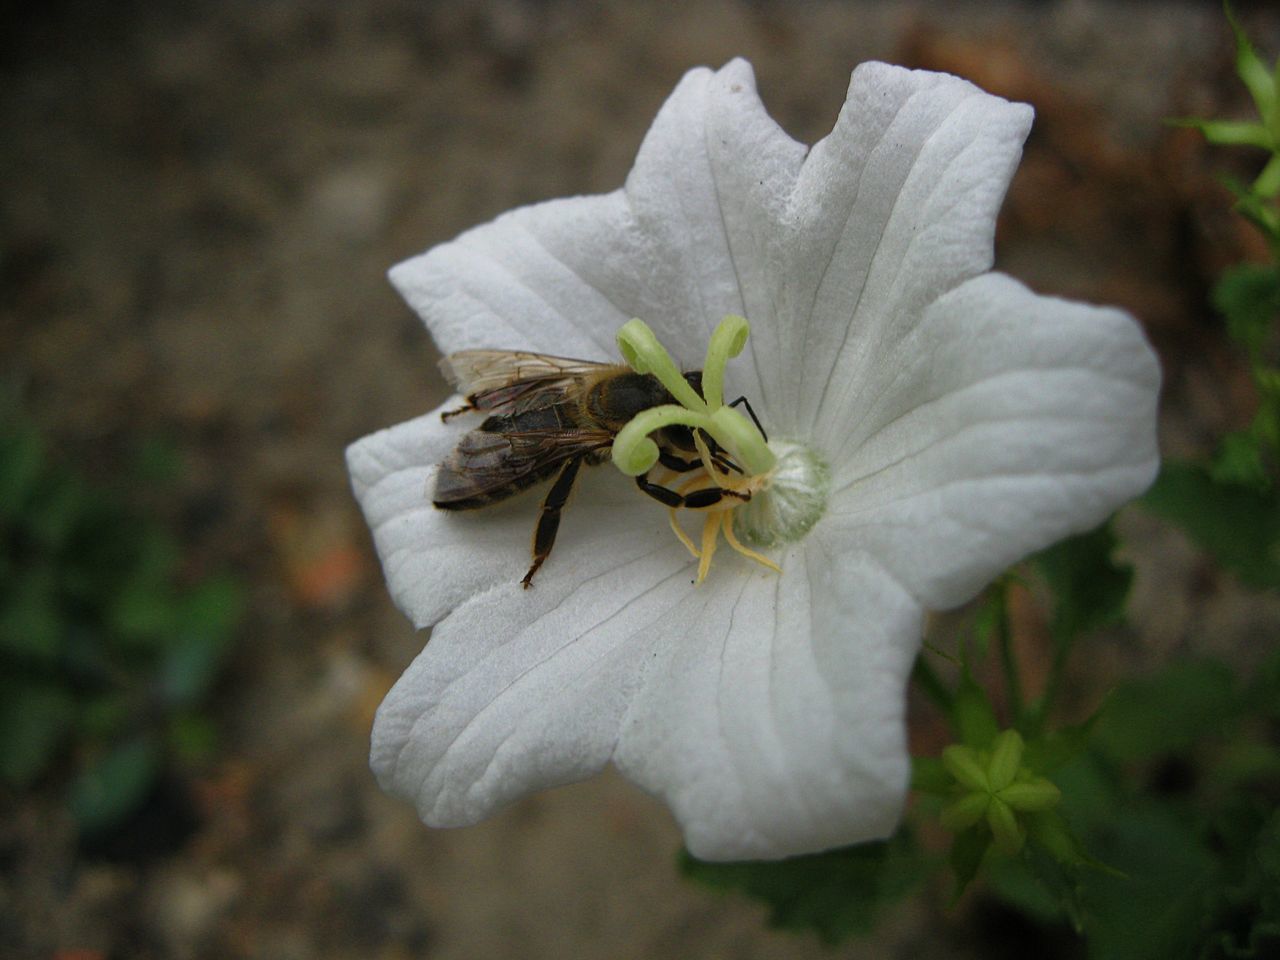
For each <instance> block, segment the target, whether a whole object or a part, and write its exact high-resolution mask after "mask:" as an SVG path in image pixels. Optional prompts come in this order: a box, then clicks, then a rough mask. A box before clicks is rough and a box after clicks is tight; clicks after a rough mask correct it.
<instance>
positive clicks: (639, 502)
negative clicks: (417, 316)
mask: <svg viewBox="0 0 1280 960" xmlns="http://www.w3.org/2000/svg"><path fill="white" fill-rule="evenodd" d="M458 402H459V401H458V398H454V399H453V401H451V402H450V403H446V404H444V406H442V407H441V408H440V410H446V409H449V408H450V407H456V406H457V405H458ZM440 410H435V411H432V412H431V413H428V414H426V415H425V416H422V417H418V418H417V419H416V420H410V421H409V422H407V423H402V424H400V425H398V426H395V427H391V428H390V429H387V430H382V431H380V432H378V433H375V434H371V435H369V436H367V437H365V438H363V439H362V440H359V441H357V442H356V443H353V444H352V445H351V446H350V447H349V448H348V449H347V468H348V470H349V471H350V473H351V482H352V487H353V488H354V490H355V493H356V497H357V499H358V500H359V501H360V505H361V507H362V508H363V509H364V514H365V519H366V520H367V521H368V523H369V527H370V529H372V531H373V538H374V544H375V546H376V547H377V550H378V556H379V557H380V558H381V559H382V567H383V572H384V573H385V575H386V578H387V585H388V588H389V589H390V592H391V596H392V599H393V600H394V601H395V603H396V605H397V606H398V607H399V608H400V609H401V610H403V611H404V613H405V615H406V616H407V617H409V619H410V620H412V621H413V623H414V625H415V626H417V627H426V626H430V625H431V624H434V623H436V622H437V621H438V620H440V618H441V617H443V616H444V615H445V614H447V613H448V612H449V611H450V610H452V609H453V608H454V607H456V606H457V605H458V604H460V603H462V602H463V601H464V600H466V599H468V598H469V597H471V596H473V595H475V594H476V593H479V592H482V591H485V590H489V589H491V588H494V587H497V586H500V585H505V584H513V583H515V584H517V585H518V581H519V580H520V578H521V577H523V576H524V572H525V571H526V570H527V569H528V567H529V560H530V554H529V542H530V537H531V535H532V533H533V528H534V525H535V524H536V523H537V519H538V509H539V505H540V504H541V498H542V497H543V496H544V495H545V493H546V488H545V486H540V487H538V488H536V489H534V490H531V491H528V492H526V493H524V494H522V495H520V496H518V497H515V498H512V499H511V500H508V501H504V502H502V503H498V504H494V505H493V506H489V507H485V508H484V509H481V510H467V511H448V510H438V509H436V508H435V507H434V506H432V503H431V493H432V490H433V489H434V487H435V475H436V469H437V465H438V464H439V463H440V461H441V460H443V459H444V458H445V457H446V456H447V455H448V454H449V452H450V451H451V450H452V449H453V447H454V445H455V444H456V443H457V442H458V439H459V438H460V437H461V436H462V434H463V433H465V432H466V430H467V429H468V428H470V427H474V426H475V421H474V419H473V418H460V419H458V420H454V421H451V422H450V423H448V424H445V423H442V422H441V420H440ZM464 421H465V422H464ZM665 521H666V517H665V515H664V514H663V512H662V509H661V507H659V506H658V505H657V504H656V503H651V502H649V501H647V500H646V499H645V498H644V497H643V496H641V495H640V494H639V493H638V491H636V489H635V487H634V485H632V484H630V483H628V482H627V481H626V479H625V478H624V477H623V476H622V475H621V474H620V473H618V471H617V470H614V469H613V468H612V467H610V466H607V465H606V466H603V467H598V468H595V469H585V470H583V471H582V473H581V474H580V476H579V478H578V487H577V493H576V496H575V498H574V500H573V502H572V503H571V505H570V507H569V508H568V509H566V510H565V513H564V517H563V519H562V521H561V524H560V534H559V537H558V538H557V540H556V548H555V552H554V553H553V554H552V558H551V559H550V560H548V561H547V565H546V566H544V567H543V569H542V570H541V571H539V574H538V580H537V581H535V583H536V584H537V585H539V586H540V585H541V582H542V579H543V578H544V577H545V576H546V575H547V574H548V573H549V572H550V571H552V570H554V569H555V567H556V566H561V565H568V566H570V567H572V569H575V570H576V569H579V568H580V565H581V564H582V563H584V562H586V558H587V557H589V556H591V555H592V552H591V551H592V548H593V547H595V548H596V549H600V548H603V549H605V550H606V551H607V550H608V549H609V538H610V537H611V536H613V535H614V532H615V531H621V532H622V533H623V534H630V532H631V531H632V528H633V526H635V527H640V526H645V527H648V528H654V529H659V530H662V531H666V522H665ZM666 535H667V537H668V538H670V533H669V531H666Z"/></svg>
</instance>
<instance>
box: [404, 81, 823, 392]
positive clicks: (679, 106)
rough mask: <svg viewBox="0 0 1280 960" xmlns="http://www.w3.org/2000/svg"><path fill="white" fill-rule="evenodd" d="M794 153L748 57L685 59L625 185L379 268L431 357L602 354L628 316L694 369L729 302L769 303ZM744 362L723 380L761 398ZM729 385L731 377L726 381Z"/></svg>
mask: <svg viewBox="0 0 1280 960" xmlns="http://www.w3.org/2000/svg"><path fill="white" fill-rule="evenodd" d="M804 154H805V148H804V147H803V146H802V145H801V144H798V143H796V142H795V141H793V140H791V139H790V138H789V137H787V135H786V134H785V133H784V132H783V131H782V130H781V129H780V128H779V127H778V126H777V124H775V123H774V122H773V121H772V120H771V119H770V118H769V116H768V115H767V114H766V113H765V110H764V107H763V105H762V104H761V103H760V100H759V97H758V96H757V95H756V92H755V80H754V77H753V75H752V72H751V67H750V65H749V64H747V63H746V62H745V61H743V60H735V61H733V62H731V63H730V64H728V65H727V66H725V67H724V68H723V69H722V70H720V71H718V72H715V73H713V72H712V71H710V70H707V69H705V68H701V69H697V70H691V71H690V72H689V73H688V74H686V75H685V77H684V79H683V80H681V82H680V84H679V86H678V87H677V88H676V90H675V91H674V92H673V93H672V94H671V96H670V98H668V100H667V102H666V103H665V104H664V106H663V108H662V110H661V111H660V112H659V114H658V117H657V119H656V120H655V121H654V124H653V127H652V128H651V129H650V131H649V133H648V135H647V136H646V138H645V141H644V144H643V145H642V146H641V148H640V152H639V155H638V157H637V159H636V165H635V168H634V169H633V170H632V172H631V175H630V176H629V177H628V179H627V185H626V188H625V190H620V191H617V192H615V193H611V194H608V195H606V196H599V197H575V198H571V199H567V200H553V201H550V202H548V203H542V204H537V205H534V206H530V207H523V208H521V209H519V210H514V211H512V212H510V213H508V214H505V215H503V216H501V217H499V218H498V219H497V220H495V221H494V222H493V223H489V224H485V225H484V226H480V227H477V228H475V229H473V230H470V231H468V232H467V233H464V234H462V236H460V237H458V239H457V240H455V241H453V242H451V243H446V244H442V245H441V246H438V247H435V248H433V249H432V250H429V251H428V252H426V253H425V254H422V255H421V256H418V257H415V258H413V259H411V260H408V261H405V262H404V263H401V264H399V265H397V266H396V267H394V268H393V269H392V270H391V279H392V281H393V282H394V283H395V285H396V287H397V288H398V289H399V290H400V292H401V293H402V294H403V295H404V297H405V299H406V300H408V302H409V303H410V305H411V306H412V307H413V308H414V309H415V310H417V311H418V313H419V314H421V315H422V317H423V318H424V319H425V320H426V322H427V325H428V327H429V328H430V330H431V333H432V335H433V337H434V338H435V340H436V342H437V344H438V345H439V347H440V349H441V351H442V352H445V353H450V352H453V351H456V350H461V349H466V348H474V347H486V348H494V349H528V350H537V351H542V352H549V353H558V354H562V355H569V356H582V357H584V358H587V359H607V358H610V357H613V356H616V353H617V350H616V347H615V345H614V339H613V338H614V334H615V333H616V331H617V329H618V328H619V327H620V326H621V325H622V324H623V323H625V322H626V321H627V320H629V319H631V318H632V317H641V318H643V319H644V320H645V321H646V322H648V323H649V324H650V326H652V327H653V329H654V330H655V332H656V333H657V334H658V336H659V338H660V339H661V340H662V341H663V343H664V344H665V345H666V346H667V348H668V349H669V350H670V351H671V353H672V354H673V356H675V357H676V358H677V359H678V360H679V361H680V362H682V363H684V364H686V365H687V366H690V367H692V366H696V365H697V364H699V363H700V362H701V360H702V357H703V354H704V351H705V350H706V343H707V336H708V334H709V333H710V331H711V330H712V329H713V328H714V326H715V325H716V324H717V323H718V322H719V321H720V320H721V319H722V318H723V317H724V315H725V314H728V313H737V314H745V315H747V316H748V317H754V316H757V315H759V316H769V315H771V314H772V313H773V312H774V311H773V289H774V288H773V285H772V283H771V280H770V278H771V277H772V276H773V274H774V272H775V271H774V269H773V268H772V267H771V266H770V264H769V263H767V262H766V259H765V258H767V257H772V256H775V255H776V250H775V249H774V247H775V246H776V244H777V236H776V234H777V231H776V229H775V224H776V222H777V218H778V217H779V216H780V215H781V211H782V208H783V206H784V205H785V203H786V201H787V198H788V197H789V196H790V193H791V189H792V186H793V185H794V182H795V177H796V174H797V172H798V170H799V166H800V162H801V160H802V159H803V157H804ZM748 360H749V357H747V358H743V360H742V361H740V362H739V363H738V364H735V365H734V366H735V369H733V370H731V372H730V381H731V382H730V388H731V389H736V390H737V391H739V392H747V393H749V394H751V395H752V396H758V395H759V389H758V378H757V376H756V373H755V371H754V369H753V367H751V366H750V365H749V364H748ZM736 380H740V381H741V382H735V381H736Z"/></svg>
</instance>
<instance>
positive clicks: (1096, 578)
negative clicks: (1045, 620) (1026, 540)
mask: <svg viewBox="0 0 1280 960" xmlns="http://www.w3.org/2000/svg"><path fill="white" fill-rule="evenodd" d="M1118 545H1119V541H1118V540H1117V539H1116V535H1115V533H1114V532H1112V530H1111V527H1110V526H1108V525H1103V526H1101V527H1098V528H1097V529H1096V530H1092V531H1090V532H1089V533H1082V534H1080V535H1079V536H1075V537H1068V538H1067V539H1066V540H1063V541H1061V542H1060V543H1057V544H1055V545H1054V546H1052V547H1050V548H1049V549H1047V550H1044V551H1042V552H1041V553H1039V554H1037V555H1036V557H1035V561H1034V562H1035V565H1036V566H1037V567H1038V568H1039V570H1040V573H1041V575H1042V576H1043V577H1044V579H1045V581H1046V582H1047V583H1048V585H1049V589H1050V590H1051V591H1052V592H1053V617H1052V620H1051V621H1050V629H1051V630H1052V632H1053V639H1054V644H1055V645H1056V646H1063V645H1065V644H1069V643H1071V641H1072V640H1073V639H1074V638H1076V637H1078V636H1080V635H1081V634H1085V633H1089V632H1090V631H1093V630H1099V629H1101V628H1102V627H1106V626H1109V625H1111V624H1113V623H1117V622H1119V621H1120V620H1121V619H1122V618H1123V617H1124V604H1125V600H1126V599H1127V598H1128V596H1129V588H1130V587H1131V586H1132V584H1133V568H1132V567H1130V566H1129V565H1127V564H1119V563H1116V562H1115V560H1114V559H1113V558H1114V556H1115V551H1116V547H1117V546H1118Z"/></svg>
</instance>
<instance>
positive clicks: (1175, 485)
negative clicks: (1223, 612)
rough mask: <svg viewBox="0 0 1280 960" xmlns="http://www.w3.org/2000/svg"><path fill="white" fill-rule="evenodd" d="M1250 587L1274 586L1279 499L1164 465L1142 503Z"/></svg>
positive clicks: (1188, 467)
mask: <svg viewBox="0 0 1280 960" xmlns="http://www.w3.org/2000/svg"><path fill="white" fill-rule="evenodd" d="M1141 502H1142V504H1143V505H1144V506H1145V507H1146V508H1147V509H1148V510H1150V511H1151V512H1152V513H1154V514H1156V515H1157V516H1159V517H1162V518H1163V519H1165V520H1168V521H1169V522H1170V523H1174V524H1176V525H1178V526H1180V527H1181V528H1182V529H1183V530H1184V531H1186V533H1187V535H1188V536H1190V537H1191V539H1192V540H1194V541H1195V542H1196V543H1197V544H1198V545H1199V546H1200V547H1201V548H1202V549H1204V550H1207V551H1208V552H1209V553H1210V554H1212V555H1213V557H1214V558H1215V559H1216V560H1217V561H1218V562H1219V563H1220V564H1222V565H1223V566H1224V567H1226V568H1227V569H1229V570H1231V571H1232V572H1233V573H1235V575H1236V576H1238V577H1239V578H1240V580H1241V581H1242V582H1243V583H1245V584H1247V585H1248V586H1252V587H1269V586H1275V585H1277V584H1280V555H1278V554H1280V497H1278V496H1277V495H1276V493H1275V492H1274V491H1272V492H1270V493H1266V494H1263V493H1259V492H1258V491H1256V490H1251V489H1249V488H1247V487H1240V486H1231V485H1227V484H1221V483H1216V482H1215V481H1214V480H1213V478H1212V477H1211V476H1210V475H1209V474H1208V472H1207V471H1206V470H1205V469H1204V468H1202V467H1199V466H1196V465H1193V464H1187V463H1177V462H1175V461H1168V460H1166V461H1165V463H1164V466H1163V468H1162V469H1161V471H1160V476H1159V477H1158V478H1157V479H1156V482H1155V485H1154V486H1152V488H1151V489H1150V490H1149V491H1147V494H1146V496H1144V497H1143V498H1142V501H1141Z"/></svg>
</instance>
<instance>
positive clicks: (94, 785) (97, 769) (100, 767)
mask: <svg viewBox="0 0 1280 960" xmlns="http://www.w3.org/2000/svg"><path fill="white" fill-rule="evenodd" d="M159 768H160V750H159V748H158V747H157V745H156V743H155V740H154V739H153V738H152V737H151V736H149V735H140V736H137V737H134V738H132V739H129V740H126V741H124V742H123V743H120V744H117V745H116V746H115V747H114V748H112V749H111V750H109V751H108V752H107V753H106V754H105V755H103V756H100V757H98V758H97V759H95V760H94V761H93V762H92V763H90V764H89V766H88V767H86V768H85V769H84V771H83V772H82V773H81V774H80V776H78V777H77V778H76V779H75V781H74V782H73V783H72V784H71V790H70V794H69V797H68V800H69V803H70V806H71V812H72V814H73V815H74V816H75V818H76V822H77V824H79V826H80V831H81V833H82V834H84V835H85V836H95V835H98V834H101V833H104V832H106V831H107V830H109V829H111V828H112V827H114V826H115V825H116V824H118V823H119V822H120V821H121V820H123V819H124V818H125V817H127V816H128V815H129V814H130V813H132V812H133V811H134V810H135V809H137V806H138V804H140V803H141V802H142V801H143V799H145V798H146V795H147V791H148V790H149V789H150V788H151V785H152V783H153V782H154V781H155V777H156V774H157V773H158V772H159Z"/></svg>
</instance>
